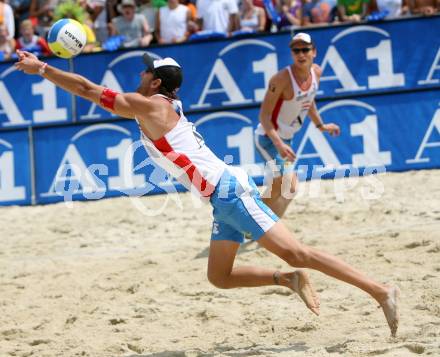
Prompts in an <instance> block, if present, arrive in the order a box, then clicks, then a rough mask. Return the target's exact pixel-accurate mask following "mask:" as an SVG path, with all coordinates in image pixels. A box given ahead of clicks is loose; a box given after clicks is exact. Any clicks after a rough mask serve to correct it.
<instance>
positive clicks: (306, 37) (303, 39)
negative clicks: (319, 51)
mask: <svg viewBox="0 0 440 357" xmlns="http://www.w3.org/2000/svg"><path fill="white" fill-rule="evenodd" d="M297 41H301V42H305V43H308V44H311V43H312V38H311V37H310V35H309V34H308V33H304V32H298V33H297V34H296V35H295V36H293V37H292V40H291V41H290V46H292V44H293V43H294V42H297Z"/></svg>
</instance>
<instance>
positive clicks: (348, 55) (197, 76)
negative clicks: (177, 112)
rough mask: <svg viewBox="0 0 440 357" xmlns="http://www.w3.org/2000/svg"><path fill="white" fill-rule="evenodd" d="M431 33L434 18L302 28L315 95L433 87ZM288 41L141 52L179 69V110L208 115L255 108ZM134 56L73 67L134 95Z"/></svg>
mask: <svg viewBox="0 0 440 357" xmlns="http://www.w3.org/2000/svg"><path fill="white" fill-rule="evenodd" d="M436 28H437V29H438V28H440V17H433V18H427V19H418V20H406V21H394V22H383V23H375V24H374V25H369V24H365V25H359V26H338V27H328V28H319V29H310V30H309V29H307V31H308V32H309V33H311V35H312V37H313V39H314V41H315V42H316V47H317V57H316V61H315V62H316V63H318V64H320V65H321V67H322V70H323V75H322V78H321V85H320V91H319V93H318V98H319V97H334V96H339V97H343V96H347V95H363V94H366V93H377V92H384V91H402V90H408V89H414V88H429V87H433V86H435V87H439V86H440V36H438V34H436V31H435V29H436ZM289 39H290V33H281V34H274V35H264V36H257V37H252V38H245V39H234V40H224V41H215V42H204V43H188V44H185V45H182V46H170V47H162V48H151V49H147V50H148V52H149V53H150V54H152V55H154V56H157V57H158V58H159V57H165V56H171V57H173V58H175V59H176V60H177V61H178V62H179V63H180V64H181V65H182V67H183V69H184V76H185V81H184V84H183V86H182V88H181V90H180V96H181V99H182V101H183V103H184V106H185V110H186V111H196V110H206V111H211V110H215V109H218V108H224V107H228V106H249V105H257V104H258V103H260V102H261V101H262V99H263V96H264V93H265V88H266V87H267V85H268V82H269V79H270V78H271V76H272V75H274V74H275V73H276V72H277V71H278V70H280V69H281V68H283V67H285V66H287V65H288V64H290V63H292V57H291V53H290V49H289V48H288V43H289ZM140 54H142V51H132V52H128V53H125V52H118V53H114V54H107V55H106V56H102V57H100V61H99V63H100V65H99V66H90V58H89V57H86V56H81V57H78V58H77V59H75V69H76V70H77V71H78V72H79V73H82V74H84V75H85V76H86V77H88V78H91V79H92V80H93V81H96V82H97V83H101V84H104V85H106V86H108V87H111V88H114V89H116V90H120V91H133V90H135V88H137V86H138V83H139V80H140V75H139V74H140V72H141V71H142V70H143V69H144V66H143V65H142V61H141V58H140V56H139V55H140ZM104 57H105V58H104ZM101 64H102V65H101ZM78 108H79V109H78V112H79V115H80V118H82V119H94V118H95V119H106V118H109V114H108V113H106V112H105V111H103V110H100V109H96V107H95V106H93V105H91V104H90V103H86V102H85V101H84V100H82V99H79V100H78Z"/></svg>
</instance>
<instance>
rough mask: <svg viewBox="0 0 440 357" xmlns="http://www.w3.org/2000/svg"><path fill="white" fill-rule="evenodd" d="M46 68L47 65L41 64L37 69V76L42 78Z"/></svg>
mask: <svg viewBox="0 0 440 357" xmlns="http://www.w3.org/2000/svg"><path fill="white" fill-rule="evenodd" d="M46 67H47V63H46V62H43V64H42V65H41V67H40V68H38V74H39V75H40V76H42V75H43V74H45V73H46Z"/></svg>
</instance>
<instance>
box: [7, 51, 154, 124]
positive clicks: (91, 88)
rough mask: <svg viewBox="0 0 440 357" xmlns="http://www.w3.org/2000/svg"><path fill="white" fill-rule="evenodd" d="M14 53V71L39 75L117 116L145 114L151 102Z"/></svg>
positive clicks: (132, 116)
mask: <svg viewBox="0 0 440 357" xmlns="http://www.w3.org/2000/svg"><path fill="white" fill-rule="evenodd" d="M17 53H18V56H19V62H17V63H16V64H15V67H16V68H17V69H18V70H21V71H24V72H25V73H27V74H40V75H42V76H43V77H44V78H46V79H48V80H49V81H51V82H52V83H54V84H56V85H57V86H58V87H60V88H63V89H64V90H66V91H68V92H70V93H72V94H74V95H77V96H80V97H82V98H85V99H87V100H90V101H91V102H94V103H96V104H98V105H100V106H101V107H103V108H104V109H106V110H108V111H110V112H112V113H115V114H116V115H119V116H121V117H125V118H134V117H135V116H137V115H139V114H145V113H146V112H148V110H150V109H151V106H152V105H153V103H152V102H151V100H149V99H147V98H145V97H143V96H142V95H140V94H137V93H127V94H120V93H117V92H115V91H112V90H111V89H108V88H106V87H104V86H101V85H98V84H96V83H93V82H92V81H89V80H88V79H87V78H85V77H83V76H81V75H79V74H75V73H69V72H66V71H62V70H60V69H58V68H55V67H52V66H49V65H47V64H46V63H44V62H41V61H40V60H39V59H38V58H37V57H36V56H34V55H33V54H31V53H29V52H25V51H18V52H17Z"/></svg>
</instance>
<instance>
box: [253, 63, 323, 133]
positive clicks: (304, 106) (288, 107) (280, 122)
mask: <svg viewBox="0 0 440 357" xmlns="http://www.w3.org/2000/svg"><path fill="white" fill-rule="evenodd" d="M287 71H288V72H289V76H290V81H291V82H292V89H293V93H294V96H293V99H291V100H283V98H279V99H278V101H277V103H276V105H275V108H274V109H273V112H272V118H271V121H272V124H273V126H274V127H275V129H276V130H277V132H278V135H279V136H280V137H281V138H282V139H285V140H290V139H292V137H293V135H294V134H295V133H296V132H297V131H298V130H300V129H301V127H302V125H303V123H304V119H305V117H306V115H307V113H308V111H309V109H310V107H311V105H312V103H313V100H314V99H315V96H316V92H317V91H318V81H317V79H316V74H315V71H314V70H313V68H312V69H311V75H312V83H311V84H310V87H309V88H308V89H307V90H305V91H303V90H301V88H300V86H299V85H298V83H297V82H296V80H295V77H293V73H292V70H291V68H290V66H288V67H287ZM255 132H256V133H257V134H259V135H265V134H266V133H265V131H264V128H263V126H262V125H261V123H259V124H258V126H257V129H256V130H255Z"/></svg>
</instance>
